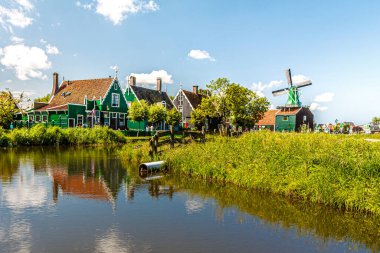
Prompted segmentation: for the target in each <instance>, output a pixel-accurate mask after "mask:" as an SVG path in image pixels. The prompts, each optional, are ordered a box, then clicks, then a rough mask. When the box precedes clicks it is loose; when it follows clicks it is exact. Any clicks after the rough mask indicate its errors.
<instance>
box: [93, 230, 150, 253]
mask: <svg viewBox="0 0 380 253" xmlns="http://www.w3.org/2000/svg"><path fill="white" fill-rule="evenodd" d="M151 251H152V248H151V246H149V245H148V244H147V243H145V242H144V243H136V242H135V241H134V239H133V237H132V236H131V235H129V234H126V235H123V234H122V233H121V232H120V230H119V229H118V228H115V227H112V228H110V229H108V230H107V231H106V233H105V234H104V235H102V236H100V237H98V238H97V239H96V241H95V252H97V253H114V252H126V253H131V252H141V253H145V252H151Z"/></svg>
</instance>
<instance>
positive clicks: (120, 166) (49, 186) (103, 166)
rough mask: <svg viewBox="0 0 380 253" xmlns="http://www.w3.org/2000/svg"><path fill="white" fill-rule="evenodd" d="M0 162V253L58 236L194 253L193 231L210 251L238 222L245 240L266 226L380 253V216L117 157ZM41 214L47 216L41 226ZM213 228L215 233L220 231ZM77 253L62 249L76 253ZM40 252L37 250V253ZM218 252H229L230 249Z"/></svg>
mask: <svg viewBox="0 0 380 253" xmlns="http://www.w3.org/2000/svg"><path fill="white" fill-rule="evenodd" d="M0 162H1V164H0V186H1V187H0V252H1V251H5V252H7V251H10V252H14V251H24V252H28V251H36V252H38V251H39V250H41V251H46V252H48V251H49V250H50V251H52V250H54V249H55V248H54V247H55V246H56V244H60V243H62V239H60V238H55V237H53V236H54V233H56V234H58V235H64V238H65V240H66V241H65V242H66V243H67V242H70V245H75V247H83V249H85V250H84V251H95V252H150V251H155V252H165V251H173V249H175V248H172V247H174V246H172V247H171V246H170V244H173V245H177V244H176V243H179V242H174V240H171V238H177V240H181V242H182V243H185V242H187V241H188V240H189V246H188V247H189V248H188V249H190V250H188V251H189V252H192V251H196V249H195V248H191V245H190V244H191V243H190V242H192V240H193V241H196V240H197V239H198V238H199V237H202V236H203V234H201V235H198V234H196V233H195V234H192V233H191V231H197V229H200V231H201V232H204V236H205V238H203V239H202V240H201V241H200V242H198V243H199V244H200V245H203V246H205V245H206V246H207V247H211V246H210V245H212V244H210V242H209V240H210V241H212V240H214V241H215V240H218V239H220V238H217V236H216V235H215V236H216V237H215V238H213V237H212V234H213V233H214V234H217V233H218V232H219V230H221V229H222V228H221V227H218V224H217V225H215V224H214V223H215V220H217V221H218V222H219V223H222V224H224V223H225V222H227V221H229V220H230V218H231V217H234V219H235V220H236V222H235V223H236V224H241V227H240V228H239V227H234V229H235V230H236V231H238V233H248V234H249V232H252V231H255V230H254V228H253V227H252V226H256V225H257V224H259V225H258V226H261V225H262V226H264V227H265V229H268V227H269V228H270V231H271V232H272V233H274V232H273V231H276V233H279V234H281V235H283V234H286V233H284V232H283V231H290V232H289V233H293V232H294V231H295V233H296V234H297V235H298V236H299V237H300V238H313V239H312V240H311V241H313V242H314V243H315V244H316V245H313V249H319V250H320V251H327V249H328V248H327V245H330V243H331V242H334V243H338V244H339V243H341V244H344V245H343V246H342V249H345V250H354V249H358V250H361V249H362V247H365V248H367V249H370V250H372V251H375V252H376V251H379V250H380V240H379V238H380V229H379V228H380V218H379V217H373V216H369V215H364V214H360V213H349V212H341V211H339V210H335V209H332V208H328V207H325V206H320V205H308V204H307V203H304V202H299V201H293V200H290V199H286V198H283V197H280V196H276V195H271V194H267V193H263V192H257V191H251V190H247V189H242V188H237V187H234V186H231V185H223V186H221V185H216V184H210V183H209V182H205V181H199V180H193V179H191V178H182V177H179V176H176V175H170V174H168V175H164V174H158V175H157V174H150V175H145V176H144V177H140V176H139V174H138V171H137V166H135V165H127V164H125V163H124V162H122V160H120V158H119V157H118V155H117V152H116V151H115V150H112V149H77V148H69V149H56V148H53V149H51V148H50V149H44V148H33V149H13V150H12V149H8V150H5V151H4V152H2V153H1V155H0ZM109 203H112V207H113V208H114V209H113V210H112V212H110V208H109ZM47 207H48V208H50V209H51V210H50V211H49V212H50V213H49V212H46V209H47ZM118 208H119V209H120V210H119V211H118V212H114V211H115V210H118ZM38 212H43V218H41V217H39V216H38V215H37V214H36V213H38ZM209 213H212V218H211V219H209V217H208V216H207V215H208V214H209ZM31 217H32V218H31ZM33 217H34V218H33ZM35 217H39V218H35ZM171 217H174V218H171ZM197 218H202V219H201V220H197ZM45 219H46V220H48V222H45ZM194 221H195V222H197V221H198V223H194ZM182 223H184V224H187V227H186V225H183V224H182ZM82 224H84V225H82ZM212 226H216V228H215V231H213V230H211V228H210V227H212ZM229 226H231V225H229ZM226 227H227V225H226ZM247 227H248V229H247ZM228 228H230V227H228ZM243 228H244V229H245V230H243ZM181 229H182V230H185V231H182V230H181ZM240 229H241V230H240ZM171 230H173V231H171ZM51 231H53V232H54V233H51ZM225 233H227V232H225ZM256 233H258V232H257V231H256ZM33 234H34V235H38V236H37V239H40V240H43V239H44V238H50V241H51V242H50V244H49V243H48V242H47V241H48V240H47V239H46V241H44V245H45V244H46V245H45V248H44V249H41V248H39V247H38V246H36V245H35V244H33V240H37V239H36V238H33V236H32V235H33ZM40 235H44V236H40ZM148 235H150V237H149V236H148ZM180 235H183V236H184V237H180ZM155 236H157V239H155ZM187 236H189V237H191V238H192V239H187ZM245 236H246V235H245ZM57 237H59V236H57ZM240 237H243V235H240V234H239V236H238V237H236V238H235V239H234V240H235V242H236V244H239V243H240V241H239V240H240V239H241V238H240ZM254 237H257V234H254ZM41 238H42V239H41ZM228 239H231V238H228ZM162 240H163V241H166V242H167V244H164V243H163V242H162ZM226 240H227V238H224V239H222V240H221V243H222V242H225V241H226ZM231 240H233V239H231ZM252 240H254V238H253V237H252V239H251V240H248V242H249V243H252V242H251V241H252ZM272 240H274V239H273V236H272ZM278 240H279V243H280V241H284V240H285V239H284V238H282V239H281V238H279V239H278ZM219 242H220V241H219ZM248 242H245V243H246V244H247V245H248ZM70 245H68V246H67V247H68V248H65V247H64V248H63V251H64V250H65V249H67V250H69V249H71V248H70V247H69V246H70ZM83 245H84V246H83ZM153 245H154V246H153ZM157 245H158V246H160V248H159V249H157V248H155V247H157ZM247 245H245V246H244V245H243V244H242V246H241V248H238V249H237V251H239V249H240V250H241V251H243V249H244V250H246V249H247ZM269 245H270V246H271V244H270V243H269ZM347 245H348V246H347ZM33 246H34V247H36V248H35V249H34V250H31V247H32V248H33ZM177 246H179V244H178V245H177ZM214 246H215V245H214ZM73 247H74V246H73ZM2 249H5V250H2ZM168 249H171V250H168ZM213 249H215V250H216V249H218V250H219V251H226V250H227V248H223V246H221V247H219V248H218V247H217V246H215V248H213ZM248 249H250V248H249V247H248ZM218 250H216V251H218ZM263 250H264V251H267V252H273V251H275V250H273V249H269V248H263ZM69 251H70V250H69ZM183 252H185V250H183ZM204 252H206V250H204Z"/></svg>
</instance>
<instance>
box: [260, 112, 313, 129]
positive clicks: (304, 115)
mask: <svg viewBox="0 0 380 253" xmlns="http://www.w3.org/2000/svg"><path fill="white" fill-rule="evenodd" d="M313 124H314V115H313V113H312V112H311V111H310V109H309V108H308V107H280V108H279V109H274V110H268V111H267V112H266V113H265V114H264V117H263V118H262V119H261V120H259V122H258V123H257V124H256V128H258V129H268V130H271V131H276V132H299V131H300V130H301V127H302V126H303V125H305V126H306V127H307V128H309V129H313Z"/></svg>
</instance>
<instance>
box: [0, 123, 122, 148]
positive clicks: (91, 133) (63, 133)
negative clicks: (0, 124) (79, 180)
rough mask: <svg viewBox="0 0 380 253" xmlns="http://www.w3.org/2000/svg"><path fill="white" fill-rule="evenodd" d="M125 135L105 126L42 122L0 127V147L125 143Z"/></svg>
mask: <svg viewBox="0 0 380 253" xmlns="http://www.w3.org/2000/svg"><path fill="white" fill-rule="evenodd" d="M125 142H126V137H125V136H124V135H123V134H122V133H121V132H119V131H115V130H112V129H110V128H107V127H94V128H67V129H62V128H60V127H56V126H55V127H46V126H44V125H42V124H40V125H36V126H34V127H32V128H30V129H27V128H19V129H14V130H12V131H6V130H2V129H0V147H15V146H48V145H96V144H118V143H125Z"/></svg>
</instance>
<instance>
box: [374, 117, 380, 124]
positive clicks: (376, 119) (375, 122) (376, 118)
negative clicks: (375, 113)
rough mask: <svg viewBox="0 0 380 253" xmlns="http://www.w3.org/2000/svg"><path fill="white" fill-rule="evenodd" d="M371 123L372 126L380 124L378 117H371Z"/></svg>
mask: <svg viewBox="0 0 380 253" xmlns="http://www.w3.org/2000/svg"><path fill="white" fill-rule="evenodd" d="M372 123H373V124H374V125H377V124H379V123H380V117H373V118H372Z"/></svg>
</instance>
